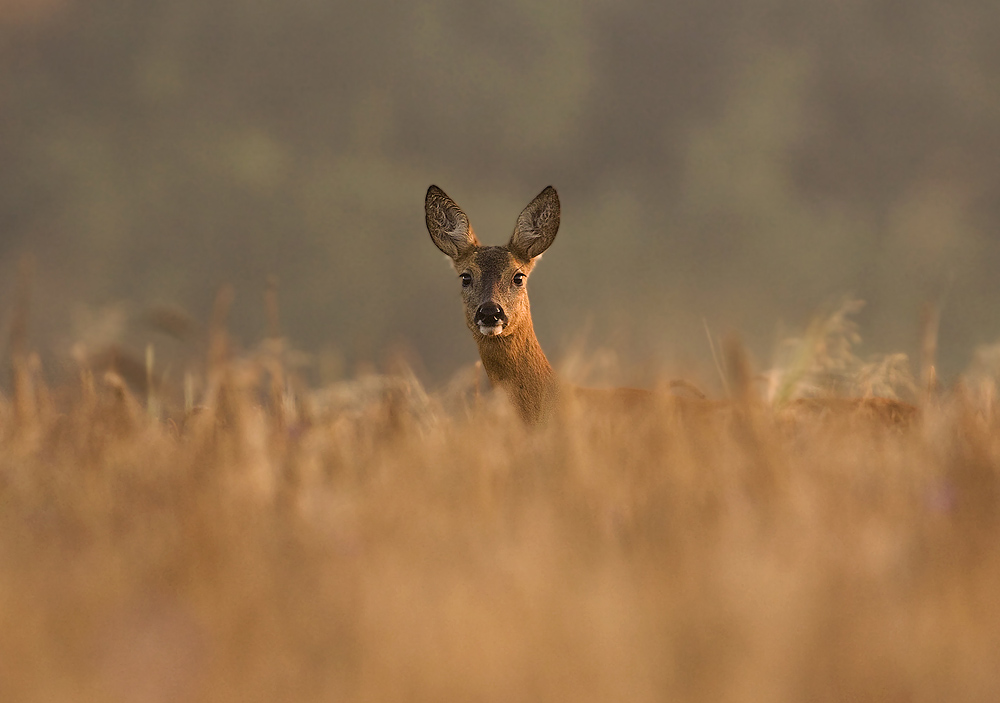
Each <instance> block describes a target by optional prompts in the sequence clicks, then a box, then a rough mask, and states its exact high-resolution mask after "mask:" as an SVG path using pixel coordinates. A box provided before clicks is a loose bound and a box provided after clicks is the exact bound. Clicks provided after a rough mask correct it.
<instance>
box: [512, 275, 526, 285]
mask: <svg viewBox="0 0 1000 703" xmlns="http://www.w3.org/2000/svg"><path fill="white" fill-rule="evenodd" d="M525 278H527V276H525V275H524V274H523V273H515V274H514V285H515V286H517V287H518V288H520V287H521V286H523V285H524V279H525Z"/></svg>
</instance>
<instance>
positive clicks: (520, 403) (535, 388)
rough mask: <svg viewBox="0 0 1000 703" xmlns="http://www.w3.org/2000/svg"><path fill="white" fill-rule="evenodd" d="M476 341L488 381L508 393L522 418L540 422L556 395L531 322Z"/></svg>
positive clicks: (552, 378)
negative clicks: (499, 334)
mask: <svg viewBox="0 0 1000 703" xmlns="http://www.w3.org/2000/svg"><path fill="white" fill-rule="evenodd" d="M477 343H478V345H479V358H480V359H482V361H483V368H484V369H485V370H486V375H487V376H488V377H489V379H490V383H491V384H492V385H493V386H496V387H500V388H502V389H503V390H504V391H505V392H506V393H507V397H508V398H510V401H511V402H512V403H513V404H514V407H515V408H517V411H518V413H519V414H520V415H521V418H522V419H523V420H524V421H525V422H527V423H529V424H535V423H537V422H539V421H540V420H541V419H542V418H543V416H544V415H545V413H546V412H547V410H548V409H549V408H550V407H551V402H552V400H553V399H554V397H555V391H556V376H555V372H554V371H553V370H552V366H551V365H550V364H549V360H548V359H547V358H546V357H545V352H543V351H542V346H541V345H540V344H539V343H538V338H537V337H536V336H535V330H534V327H533V326H532V325H531V323H530V322H529V323H528V325H527V326H526V327H525V328H523V329H521V330H518V331H515V332H514V333H513V334H510V335H506V336H502V337H480V338H479V339H478V342H477Z"/></svg>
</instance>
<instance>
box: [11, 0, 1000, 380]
mask: <svg viewBox="0 0 1000 703" xmlns="http://www.w3.org/2000/svg"><path fill="white" fill-rule="evenodd" d="M998 31H1000V5H998V4H997V3H996V2H995V0H961V1H959V2H956V3H949V4H947V5H942V4H941V3H938V2H931V1H930V0H910V2H906V3H901V2H899V0H867V1H864V2H855V1H848V2H840V3H829V2H825V1H822V0H777V1H770V2H765V1H764V0H752V1H748V2H742V3H734V2H731V1H728V0H727V1H723V0H700V1H698V2H694V1H693V0H683V1H679V0H674V1H667V2H663V1H662V0H655V1H652V0H615V1H614V2H611V1H610V0H607V1H603V2H601V1H597V2H589V3H576V2H563V1H561V0H547V1H546V2H524V1H514V0H489V1H488V2H487V1H485V0H461V1H456V0H437V1H417V2H411V3H398V2H387V1H385V0H370V1H369V2H366V3H343V2H336V1H335V0H326V1H324V2H318V1H317V0H280V2H279V0H244V1H242V2H233V1H232V0H209V1H207V2H206V0H170V1H169V2H167V1H165V0H141V1H139V0H116V1H114V2H112V1H110V0H88V2H80V1H79V0H0V324H3V325H4V327H3V328H2V329H6V326H9V324H10V319H11V312H10V310H11V309H12V307H13V303H12V302H11V301H12V298H13V296H14V290H15V287H16V282H15V281H16V270H17V266H18V261H19V260H20V259H21V258H22V257H23V256H24V255H26V254H29V255H31V256H32V257H33V260H34V262H35V263H34V277H33V278H34V284H33V297H32V317H31V344H32V345H33V346H34V347H36V348H38V349H41V350H43V351H44V353H45V354H46V355H47V357H50V358H49V359H48V361H47V363H48V364H51V365H52V367H53V368H54V369H58V368H60V364H65V363H66V360H68V359H69V356H70V350H71V348H72V347H73V345H74V344H79V343H81V342H82V343H83V344H85V345H86V348H87V350H88V351H96V350H99V349H101V348H102V347H104V346H106V345H108V344H115V343H117V344H122V345H125V346H126V347H131V348H134V349H136V350H137V353H139V354H141V353H142V350H143V349H144V347H145V345H146V344H148V343H153V344H155V345H158V347H157V349H158V350H159V349H165V350H166V352H165V353H168V354H169V353H173V352H170V345H175V346H183V345H187V346H188V347H195V348H196V347H197V345H198V344H199V342H198V341H197V334H196V333H192V336H191V337H190V338H187V337H185V335H181V334H179V335H178V337H181V338H182V339H181V340H180V341H178V340H171V339H168V338H167V335H163V334H162V332H163V325H160V326H156V325H148V324H146V322H148V312H149V311H150V310H157V309H158V310H160V311H163V310H171V311H174V312H176V313H177V315H178V316H180V317H183V315H184V314H186V315H189V316H190V317H191V319H193V320H196V321H198V323H199V324H204V323H205V321H206V320H207V319H208V317H209V315H210V311H211V308H212V302H213V299H214V298H215V296H216V293H217V291H218V290H219V288H220V287H221V286H223V285H225V284H231V285H232V286H233V288H234V290H235V294H236V297H235V303H234V305H233V308H232V313H231V316H230V327H231V329H232V331H233V333H234V335H235V336H236V338H237V339H239V340H240V341H241V343H242V344H243V345H244V346H246V347H249V346H251V345H253V344H255V343H256V342H257V341H258V340H260V339H261V338H262V337H264V336H265V335H266V334H267V333H268V325H267V315H266V313H265V304H264V290H265V287H266V282H267V280H268V277H269V276H271V275H273V276H274V277H276V280H277V286H278V296H279V300H280V307H281V326H282V332H283V333H284V334H285V335H287V336H288V338H290V339H291V340H292V341H293V343H294V344H295V345H296V346H298V347H299V348H301V349H302V350H304V351H305V352H308V353H309V354H310V359H311V361H310V362H309V366H308V373H310V374H311V375H312V378H313V379H314V380H315V381H316V382H328V381H331V380H334V379H335V378H336V377H338V376H339V375H342V374H350V373H352V372H353V370H354V369H355V368H357V366H358V365H359V364H367V363H373V364H375V365H376V366H378V365H380V364H384V363H385V362H386V359H387V357H388V356H389V355H391V354H394V353H396V352H397V351H399V350H402V351H403V352H405V353H406V354H407V355H408V356H409V357H410V358H411V359H414V360H416V364H417V368H418V371H419V372H420V374H421V375H422V376H423V377H424V378H425V380H427V381H429V382H430V383H432V384H436V383H441V382H443V381H445V380H446V379H447V378H448V376H449V374H450V373H452V372H453V371H454V370H455V369H456V368H457V367H459V366H460V365H461V364H464V363H468V362H471V361H473V360H475V359H476V358H477V357H476V350H475V346H474V344H473V343H472V340H471V338H470V335H469V333H468V331H467V330H466V329H465V327H464V324H463V322H462V317H461V313H460V307H459V292H458V290H459V285H458V282H457V280H456V278H455V275H454V273H453V272H452V271H451V269H450V268H449V267H448V266H447V264H446V263H445V261H444V257H443V256H442V255H441V254H440V253H439V252H438V251H437V249H435V247H434V246H433V244H432V243H431V241H430V238H429V237H428V235H427V232H426V230H425V228H424V222H423V199H424V193H425V191H426V188H427V186H428V185H429V184H431V183H435V184H437V185H439V186H441V187H442V188H444V190H445V191H446V192H448V194H449V195H451V196H452V197H453V198H454V199H455V200H456V201H457V202H458V203H459V204H460V205H461V206H462V207H463V208H464V209H465V211H466V212H467V213H468V214H469V215H470V218H471V220H472V223H473V226H474V228H475V229H476V231H477V233H478V234H479V236H480V239H481V240H483V241H484V242H486V243H496V244H499V243H505V242H506V240H507V238H508V237H509V235H510V232H511V230H512V228H513V225H514V221H515V219H516V217H517V214H518V213H519V212H520V210H521V208H523V207H524V205H526V204H527V203H528V202H529V200H530V199H531V198H532V197H534V196H535V195H536V194H537V193H538V192H539V191H540V190H541V189H542V188H543V187H545V186H546V185H549V184H553V185H555V186H556V188H557V189H558V191H559V194H560V197H561V200H562V205H563V219H562V228H561V230H560V233H559V236H558V238H557V240H556V243H555V245H554V246H553V248H552V249H550V250H549V252H548V253H547V254H546V256H545V260H544V261H543V262H542V264H541V265H540V266H539V267H538V269H536V273H535V275H534V276H533V277H532V281H531V295H532V307H533V312H534V317H535V326H536V329H537V331H538V334H539V337H540V339H541V341H542V344H543V346H545V348H546V349H547V351H548V352H549V355H550V357H553V358H554V360H556V361H558V360H559V359H561V358H564V357H565V356H566V355H567V353H568V352H569V351H570V350H572V349H574V348H582V349H584V350H588V351H589V350H598V349H603V350H607V351H608V353H610V354H611V356H613V357H617V358H618V359H619V361H620V362H621V363H622V366H623V367H631V368H636V369H649V368H654V367H655V368H664V367H666V368H678V369H686V368H687V369H694V370H698V369H702V368H705V366H706V364H707V365H708V367H709V368H711V351H710V346H709V343H708V340H707V336H706V331H705V330H706V325H707V327H708V329H709V330H711V332H712V334H714V335H718V336H723V335H725V334H728V333H730V332H734V331H737V332H739V333H740V334H741V335H742V337H743V339H744V340H745V341H746V342H747V344H748V345H749V347H750V350H751V352H752V353H753V354H754V356H755V357H756V358H757V360H758V363H759V364H760V365H761V366H766V365H767V363H768V360H769V358H770V353H771V350H772V349H773V347H774V345H775V341H776V339H777V338H778V337H779V336H780V335H782V334H784V333H786V332H787V331H789V330H792V331H794V330H798V329H801V328H802V327H803V326H804V325H805V324H806V323H807V322H808V320H809V318H810V316H811V315H812V314H813V313H814V311H815V310H817V309H819V308H822V307H823V306H824V305H827V304H830V303H831V301H838V300H841V299H842V298H843V297H844V296H856V297H858V298H861V299H864V300H866V301H867V302H868V305H867V307H866V308H865V309H864V311H863V312H862V313H861V315H860V316H859V319H858V321H859V323H860V326H861V333H862V336H863V337H864V340H865V342H864V347H863V350H864V351H865V352H866V353H875V352H897V351H901V352H906V353H908V354H910V355H911V357H914V356H916V350H917V348H918V340H919V336H920V322H919V320H920V311H921V308H922V306H924V305H925V304H927V303H932V304H935V305H938V306H940V310H941V328H940V349H939V353H940V361H941V369H942V372H943V373H944V375H945V377H946V378H947V377H948V376H949V375H951V376H952V377H953V376H954V374H955V373H957V372H958V371H959V370H960V369H962V368H963V367H964V366H965V364H966V363H967V362H968V361H969V359H970V358H971V355H972V352H973V349H974V348H975V347H976V346H977V345H981V344H986V343H990V342H993V341H994V340H996V339H997V338H998V337H1000V316H998V315H997V314H996V313H995V312H994V307H995V301H997V300H998V299H1000V276H998V275H997V270H998V265H1000V237H998V236H997V229H998V225H1000V197H998V195H1000V128H998V126H1000V42H997V35H998ZM180 311H184V312H183V313H181V312H180ZM194 327H195V328H197V325H195V326H194ZM2 329H0V331H2ZM783 330H784V331H783ZM78 350H79V347H78ZM178 353H179V352H178ZM192 353H196V352H192ZM4 354H6V352H4ZM56 372H57V371H53V373H56ZM624 380H631V379H624Z"/></svg>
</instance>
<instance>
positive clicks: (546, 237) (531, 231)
mask: <svg viewBox="0 0 1000 703" xmlns="http://www.w3.org/2000/svg"><path fill="white" fill-rule="evenodd" d="M558 231H559V195H558V194H557V193H556V189H555V188H553V187H552V186H549V187H548V188H546V189H545V190H543V191H542V192H541V193H539V194H538V195H537V196H536V197H535V199H534V200H532V201H531V202H530V203H529V204H528V207H526V208H524V210H523V211H522V212H521V214H520V215H519V216H518V218H517V225H516V226H515V227H514V234H512V235H511V237H510V243H509V244H508V245H507V248H508V249H510V252H511V253H512V254H513V255H514V256H516V257H517V258H518V259H520V260H522V261H525V262H528V261H531V260H532V259H534V258H535V257H536V256H539V255H541V253H542V252H543V251H545V250H546V249H548V248H549V246H551V244H552V242H553V241H555V238H556V232H558Z"/></svg>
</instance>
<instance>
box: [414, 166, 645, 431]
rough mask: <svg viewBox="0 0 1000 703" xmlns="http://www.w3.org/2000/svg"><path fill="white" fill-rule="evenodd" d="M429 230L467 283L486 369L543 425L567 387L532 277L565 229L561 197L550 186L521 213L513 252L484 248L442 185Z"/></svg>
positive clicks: (472, 325)
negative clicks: (543, 338) (545, 339)
mask: <svg viewBox="0 0 1000 703" xmlns="http://www.w3.org/2000/svg"><path fill="white" fill-rule="evenodd" d="M424 209H425V214H426V217H427V231H428V232H430V235H431V239H432V240H433V241H434V244H436V245H437V248H438V249H440V250H441V251H442V252H444V253H445V254H446V255H448V257H449V258H450V259H451V261H452V264H453V265H454V267H455V270H456V271H457V272H458V275H459V278H460V279H461V281H462V300H463V302H464V303H465V322H466V324H467V325H468V326H469V329H470V330H471V331H472V336H473V338H474V339H475V340H476V345H477V346H478V347H479V356H480V358H481V359H482V361H483V368H484V369H485V370H486V375H487V376H488V377H489V379H490V383H491V384H492V385H493V386H494V387H499V388H502V389H503V390H504V391H505V392H506V394H507V397H508V398H509V399H510V401H511V403H512V404H513V405H514V407H515V408H516V409H517V412H518V414H519V415H520V416H521V418H522V419H523V420H524V421H525V422H526V423H528V424H536V423H538V422H539V421H540V420H542V419H543V418H544V417H546V416H547V415H548V414H549V413H550V412H551V411H552V410H553V408H554V405H555V403H556V401H557V399H558V397H559V394H560V391H561V390H566V389H568V387H564V386H561V385H560V384H559V382H558V379H557V378H556V375H555V372H554V371H553V370H552V366H551V364H549V360H548V359H547V358H546V357H545V352H543V351H542V347H541V345H540V344H539V343H538V338H537V337H536V336H535V328H534V326H533V325H532V322H531V307H530V305H529V304H528V288H527V281H528V276H529V275H530V274H531V269H532V268H534V266H535V262H536V261H537V260H538V257H540V256H541V255H542V252H544V251H545V250H546V249H548V248H549V246H551V244H552V242H553V241H554V240H555V238H556V232H558V230H559V196H558V195H557V194H556V189H555V188H553V187H552V186H549V187H547V188H546V189H545V190H543V191H542V192H541V193H539V194H538V195H537V196H536V197H535V199H534V200H532V201H531V202H530V203H529V204H528V206H527V207H526V208H524V210H522V211H521V214H520V215H518V218H517V224H516V225H515V226H514V233H513V234H512V235H511V237H510V241H509V242H507V245H506V246H502V247H497V246H483V245H482V244H480V243H479V240H478V239H476V235H475V233H474V232H473V231H472V227H471V226H470V225H469V218H468V217H467V216H466V214H465V213H464V212H462V209H461V208H460V207H459V206H458V205H457V204H456V203H455V201H454V200H452V199H451V198H449V197H448V196H447V195H446V194H445V192H444V191H443V190H441V189H440V188H438V187H437V186H431V187H430V188H428V189H427V198H426V200H425V202H424ZM572 392H573V395H574V396H576V397H587V398H592V399H593V398H595V397H596V399H597V400H598V401H599V402H601V403H604V404H607V403H610V404H611V407H612V408H613V407H616V406H621V405H631V404H632V402H633V401H635V400H636V399H645V398H648V396H649V393H648V391H642V390H638V389H634V388H618V389H615V390H614V391H613V392H609V391H600V390H592V389H584V388H573V389H572Z"/></svg>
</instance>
